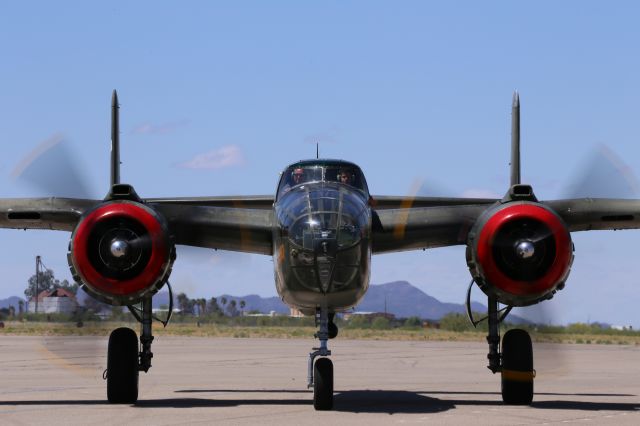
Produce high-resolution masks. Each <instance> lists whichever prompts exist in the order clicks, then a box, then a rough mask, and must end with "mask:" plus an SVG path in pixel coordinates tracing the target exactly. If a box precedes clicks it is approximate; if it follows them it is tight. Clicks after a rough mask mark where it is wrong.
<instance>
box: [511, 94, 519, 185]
mask: <svg viewBox="0 0 640 426" xmlns="http://www.w3.org/2000/svg"><path fill="white" fill-rule="evenodd" d="M519 184H520V95H518V92H517V91H515V92H513V103H512V104H511V186H513V185H519Z"/></svg>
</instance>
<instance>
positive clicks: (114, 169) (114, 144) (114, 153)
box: [111, 90, 120, 186]
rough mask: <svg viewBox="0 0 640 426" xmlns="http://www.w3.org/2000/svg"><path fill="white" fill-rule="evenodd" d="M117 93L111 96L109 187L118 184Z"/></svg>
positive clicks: (118, 137)
mask: <svg viewBox="0 0 640 426" xmlns="http://www.w3.org/2000/svg"><path fill="white" fill-rule="evenodd" d="M119 108H120V106H119V105H118V93H117V92H116V91H115V90H114V91H113V95H112V96H111V186H113V185H115V184H118V183H120V117H119V113H118V109H119Z"/></svg>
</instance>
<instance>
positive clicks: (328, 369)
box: [313, 358, 333, 410]
mask: <svg viewBox="0 0 640 426" xmlns="http://www.w3.org/2000/svg"><path fill="white" fill-rule="evenodd" d="M313 408H315V409H316V410H331V409H332V408H333V362H331V360H330V359H329V358H318V360H317V361H316V363H315V364H314V366H313Z"/></svg>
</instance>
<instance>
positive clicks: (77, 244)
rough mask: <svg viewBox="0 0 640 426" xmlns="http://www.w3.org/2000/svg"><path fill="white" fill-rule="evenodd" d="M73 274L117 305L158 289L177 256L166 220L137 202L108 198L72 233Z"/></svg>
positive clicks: (70, 257) (90, 290) (87, 288)
mask: <svg viewBox="0 0 640 426" xmlns="http://www.w3.org/2000/svg"><path fill="white" fill-rule="evenodd" d="M67 258H68V261H69V267H70V269H71V273H72V275H73V278H74V279H75V280H76V281H77V282H78V283H80V284H82V285H83V288H84V290H85V291H87V292H88V293H89V294H90V295H91V296H93V297H95V298H96V299H98V300H101V301H103V302H105V303H108V304H111V305H116V306H117V305H131V304H134V303H137V302H139V301H140V300H141V299H142V298H144V297H146V296H150V295H153V294H154V293H156V292H157V291H158V290H159V289H160V288H161V287H162V286H163V285H164V284H165V282H166V281H167V279H168V278H169V274H170V272H171V267H172V265H173V261H174V260H175V247H174V245H173V244H172V242H171V241H170V237H169V232H168V228H167V225H166V223H165V221H164V219H163V218H162V217H161V216H160V215H159V214H158V213H157V212H155V211H154V210H153V209H151V208H149V207H147V206H145V205H143V204H141V203H138V202H133V201H126V200H118V201H111V202H105V203H103V204H100V205H99V206H97V207H96V208H94V209H92V210H90V211H88V212H87V213H85V214H84V216H83V217H82V218H81V219H80V222H79V223H78V226H76V229H75V230H74V231H73V234H72V235H71V242H70V243H69V254H68V256H67Z"/></svg>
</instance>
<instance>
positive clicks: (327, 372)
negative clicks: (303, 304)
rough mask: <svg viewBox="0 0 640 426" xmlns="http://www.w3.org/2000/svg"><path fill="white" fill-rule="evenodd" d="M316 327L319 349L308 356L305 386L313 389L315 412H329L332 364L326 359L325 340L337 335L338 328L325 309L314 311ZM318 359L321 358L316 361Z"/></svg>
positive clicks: (331, 395) (327, 350)
mask: <svg viewBox="0 0 640 426" xmlns="http://www.w3.org/2000/svg"><path fill="white" fill-rule="evenodd" d="M330 324H332V325H333V327H334V328H335V329H334V330H331V327H330ZM316 325H317V326H318V332H317V333H316V335H315V337H317V338H318V339H319V340H320V347H317V348H313V352H311V353H310V354H309V363H308V366H307V370H308V376H307V386H308V387H310V388H311V387H313V407H314V408H315V409H316V410H331V408H333V363H332V362H331V360H330V359H329V358H326V357H328V356H329V355H331V351H330V350H329V349H328V347H327V340H329V339H330V338H333V337H335V336H336V335H337V334H338V328H337V327H336V326H335V324H333V313H331V314H329V312H328V310H327V308H326V307H323V308H318V309H317V310H316ZM333 331H335V333H333ZM318 357H322V358H319V359H318V360H316V358H318ZM314 361H315V362H314Z"/></svg>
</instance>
